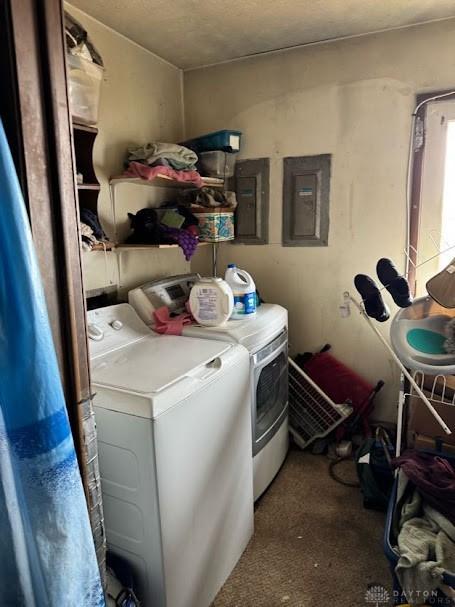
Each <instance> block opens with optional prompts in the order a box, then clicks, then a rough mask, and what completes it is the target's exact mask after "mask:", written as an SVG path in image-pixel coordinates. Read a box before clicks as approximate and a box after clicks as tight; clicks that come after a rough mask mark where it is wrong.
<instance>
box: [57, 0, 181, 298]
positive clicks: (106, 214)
mask: <svg viewBox="0 0 455 607" xmlns="http://www.w3.org/2000/svg"><path fill="white" fill-rule="evenodd" d="M65 8H66V9H67V10H68V11H69V12H70V13H71V14H72V15H73V16H74V17H75V18H76V19H77V20H79V21H80V22H81V23H82V25H84V27H85V28H86V29H87V31H88V33H89V36H90V38H91V40H92V41H93V43H94V44H95V46H96V48H97V49H98V51H99V52H100V54H101V56H102V57H103V61H104V64H105V73H104V80H103V83H102V89H101V100H100V111H99V124H98V128H99V134H98V136H97V139H96V143H95V148H94V164H95V170H96V174H97V176H98V179H99V181H100V183H101V193H100V196H99V199H98V209H99V215H100V219H101V222H102V224H103V226H104V228H105V229H106V231H107V233H108V234H109V235H110V236H112V235H113V230H112V224H113V220H112V211H111V204H110V198H109V188H108V180H109V177H111V176H112V175H118V174H119V173H121V172H122V170H123V161H124V158H125V152H126V149H127V147H128V146H129V145H132V144H135V143H138V144H141V143H146V142H148V141H153V140H155V141H178V140H179V139H180V138H181V136H182V134H183V98H182V80H181V71H180V70H179V69H177V68H176V67H174V66H172V65H170V64H168V63H167V62H165V61H163V60H161V59H160V58H158V57H156V56H155V55H153V54H152V53H150V52H149V51H146V50H145V49H143V48H141V47H140V46H138V45H137V44H135V43H133V42H131V41H130V40H128V39H127V38H125V37H124V36H122V35H120V34H117V33H116V32H114V31H113V30H111V29H110V28H108V27H105V26H104V25H103V24H101V23H99V22H98V21H96V20H95V19H92V18H91V17H89V16H88V15H86V14H85V13H83V12H81V11H79V10H78V9H76V8H74V7H73V6H70V5H65ZM128 187H129V188H130V191H129V192H125V191H124V190H123V197H122V201H121V202H122V212H121V217H119V221H121V222H124V221H125V220H126V211H127V210H128V205H130V204H131V206H132V207H137V206H138V205H137V200H138V198H139V197H140V198H141V200H142V201H143V202H144V204H143V205H142V206H146V205H147V204H153V202H154V200H153V196H154V193H153V189H152V188H145V192H144V191H139V189H138V188H137V187H136V186H128ZM140 189H141V190H144V188H140ZM160 194H162V192H161V193H160ZM170 194H172V192H171V193H170ZM126 198H127V199H126ZM117 215H119V213H117ZM117 256H119V254H118V253H108V254H107V256H106V257H105V255H104V253H102V252H89V253H84V284H85V288H86V289H96V288H100V287H104V286H106V285H109V284H119V285H120V287H121V288H122V289H125V288H127V287H131V286H136V285H137V284H140V283H141V282H143V281H144V280H147V279H151V278H153V277H157V276H158V277H159V276H165V275H168V274H170V273H181V272H185V271H189V264H187V263H186V262H185V260H184V257H183V255H182V253H181V251H180V250H179V249H178V250H177V249H176V250H173V249H172V250H162V251H158V250H151V251H141V252H128V253H126V252H123V253H122V254H121V256H120V257H119V258H117ZM117 261H118V262H119V263H117ZM119 270H120V272H119Z"/></svg>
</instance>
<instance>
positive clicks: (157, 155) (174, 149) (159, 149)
mask: <svg viewBox="0 0 455 607" xmlns="http://www.w3.org/2000/svg"><path fill="white" fill-rule="evenodd" d="M128 161H129V162H141V163H143V164H146V165H149V166H155V165H163V166H168V167H170V168H172V169H176V170H177V171H182V170H187V171H194V170H195V169H196V163H197V161H198V157H197V154H196V153H195V152H193V150H190V149H188V148H186V147H184V146H183V145H178V144H177V143H160V142H158V141H157V142H153V143H146V144H145V145H142V146H140V147H134V148H133V147H130V148H128Z"/></svg>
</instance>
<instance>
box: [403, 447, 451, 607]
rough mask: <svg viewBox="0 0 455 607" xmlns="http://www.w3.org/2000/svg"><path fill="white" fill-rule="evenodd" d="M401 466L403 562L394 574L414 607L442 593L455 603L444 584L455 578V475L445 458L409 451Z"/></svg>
mask: <svg viewBox="0 0 455 607" xmlns="http://www.w3.org/2000/svg"><path fill="white" fill-rule="evenodd" d="M395 464H396V465H397V466H399V467H400V469H401V470H400V476H399V485H398V495H397V506H396V520H395V525H396V529H395V534H396V537H397V538H398V539H397V544H398V549H399V553H400V558H399V561H398V564H397V566H396V569H395V573H396V575H397V577H398V580H399V582H400V584H401V587H402V589H403V591H404V593H405V594H406V597H407V600H408V602H409V603H410V604H411V605H420V604H421V603H422V602H424V601H422V597H428V596H432V593H434V592H436V591H438V590H440V591H442V592H443V593H444V595H445V596H446V597H450V598H452V599H455V591H454V589H453V588H451V587H449V586H447V585H446V584H445V581H444V579H443V574H444V573H445V572H448V573H452V574H454V573H455V470H454V467H453V465H452V464H451V463H450V462H449V461H448V460H447V459H445V458H443V457H439V456H435V455H431V454H426V453H420V452H417V451H408V452H406V453H405V454H404V455H403V456H401V457H399V458H398V459H397V460H395Z"/></svg>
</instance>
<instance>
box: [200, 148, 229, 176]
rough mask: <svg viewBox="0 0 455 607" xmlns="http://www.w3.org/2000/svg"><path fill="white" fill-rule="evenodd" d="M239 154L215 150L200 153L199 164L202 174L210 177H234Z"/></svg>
mask: <svg viewBox="0 0 455 607" xmlns="http://www.w3.org/2000/svg"><path fill="white" fill-rule="evenodd" d="M236 158H237V154H235V153H229V152H222V151H221V150H213V151H212V152H200V154H199V163H200V167H201V173H202V174H204V175H207V176H208V177H222V178H225V177H232V176H233V175H234V169H235V159H236Z"/></svg>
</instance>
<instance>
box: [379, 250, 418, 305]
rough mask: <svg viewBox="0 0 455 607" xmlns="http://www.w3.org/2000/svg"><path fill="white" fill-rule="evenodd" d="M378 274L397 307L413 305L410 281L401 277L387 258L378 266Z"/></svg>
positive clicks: (380, 261) (381, 260)
mask: <svg viewBox="0 0 455 607" xmlns="http://www.w3.org/2000/svg"><path fill="white" fill-rule="evenodd" d="M376 272H377V274H378V278H379V280H380V281H381V282H382V284H383V285H384V286H385V288H386V289H387V291H388V292H389V293H390V295H391V296H392V297H393V301H394V302H395V303H396V304H397V306H400V308H407V307H409V306H410V305H411V304H412V297H411V292H410V290H409V284H408V281H407V280H406V278H405V277H404V276H401V275H400V273H399V272H398V270H397V269H396V267H395V266H394V265H393V263H392V261H391V260H390V259H387V258H385V257H383V258H382V259H380V260H379V261H378V263H377V265H376Z"/></svg>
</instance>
